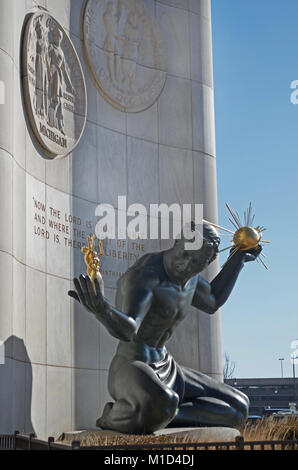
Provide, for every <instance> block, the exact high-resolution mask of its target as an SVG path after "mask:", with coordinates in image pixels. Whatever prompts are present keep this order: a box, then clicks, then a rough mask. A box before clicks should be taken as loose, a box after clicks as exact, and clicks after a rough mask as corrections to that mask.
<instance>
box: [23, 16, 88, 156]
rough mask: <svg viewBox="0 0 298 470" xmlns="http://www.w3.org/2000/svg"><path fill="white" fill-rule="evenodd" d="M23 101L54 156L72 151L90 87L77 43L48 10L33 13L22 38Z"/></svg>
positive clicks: (37, 132)
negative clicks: (46, 11)
mask: <svg viewBox="0 0 298 470" xmlns="http://www.w3.org/2000/svg"><path fill="white" fill-rule="evenodd" d="M22 80H23V90H24V96H25V106H26V109H27V114H28V117H29V120H30V124H31V127H32V130H33V132H34V135H35V137H36V139H37V141H38V142H39V144H40V145H41V146H42V148H43V150H44V151H45V152H46V154H47V155H49V156H50V157H51V158H55V157H56V156H58V155H60V156H64V155H67V154H68V153H70V152H72V150H73V149H74V148H75V146H76V145H77V144H78V142H79V140H80V137H81V135H82V133H83V130H84V127H85V123H86V117H87V99H86V86H85V80H84V76H83V71H82V67H81V64H80V61H79V58H78V56H77V53H76V51H75V49H74V46H73V44H72V42H71V40H70V39H69V37H68V36H67V34H66V32H65V31H64V29H63V28H62V26H61V25H60V24H59V23H58V22H57V21H56V20H55V19H54V18H53V17H52V16H50V15H49V14H47V13H45V12H39V13H35V14H33V15H32V16H31V17H30V18H29V20H28V23H27V25H26V29H25V36H24V41H23V57H22Z"/></svg>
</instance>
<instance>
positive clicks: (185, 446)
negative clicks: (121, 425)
mask: <svg viewBox="0 0 298 470" xmlns="http://www.w3.org/2000/svg"><path fill="white" fill-rule="evenodd" d="M4 449H5V450H105V451H109V450H113V451H116V450H119V451H121V450H126V451H128V450H163V451H166V450H171V451H172V450H190V451H193V450H298V440H284V441H244V439H243V437H242V436H237V437H236V438H235V441H231V442H188V443H186V442H182V443H179V442H175V443H165V442H163V443H156V444H127V445H102V446H83V445H81V443H80V441H72V443H71V444H69V445H67V444H63V443H58V442H55V440H54V437H49V438H48V440H47V441H43V440H41V439H37V438H36V436H35V434H29V435H22V434H20V433H19V432H18V431H16V432H15V433H14V434H2V435H0V450H4Z"/></svg>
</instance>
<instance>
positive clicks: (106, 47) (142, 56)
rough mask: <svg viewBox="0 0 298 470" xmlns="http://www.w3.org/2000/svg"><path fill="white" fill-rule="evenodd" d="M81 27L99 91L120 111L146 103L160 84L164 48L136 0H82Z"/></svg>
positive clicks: (164, 65)
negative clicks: (82, 17)
mask: <svg viewBox="0 0 298 470" xmlns="http://www.w3.org/2000/svg"><path fill="white" fill-rule="evenodd" d="M83 28H84V44H85V51H86V55H87V60H88V63H89V66H90V69H91V71H92V74H93V76H94V79H95V81H96V83H97V85H98V88H99V91H100V92H101V94H102V95H103V97H104V98H105V99H106V100H107V101H108V102H109V103H110V104H112V105H113V106H115V107H116V108H118V109H120V110H121V111H127V112H138V111H142V110H144V109H146V108H148V107H149V106H151V105H152V104H153V103H154V101H155V100H156V99H157V98H158V97H159V95H160V93H161V91H162V89H163V87H164V84H165V80H166V76H167V54H166V47H165V43H164V41H163V38H162V34H161V31H160V29H159V26H158V25H157V23H156V21H155V19H154V18H153V17H152V16H151V15H150V14H149V13H148V11H147V9H146V7H145V5H144V4H143V2H142V0H113V1H112V0H101V1H100V2H99V1H97V0H88V2H87V4H86V9H85V14H84V25H83Z"/></svg>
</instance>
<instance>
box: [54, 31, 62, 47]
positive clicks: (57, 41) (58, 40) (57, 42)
mask: <svg viewBox="0 0 298 470" xmlns="http://www.w3.org/2000/svg"><path fill="white" fill-rule="evenodd" d="M61 40H62V37H61V35H60V32H59V30H58V29H54V31H53V43H54V44H55V46H60V43H61Z"/></svg>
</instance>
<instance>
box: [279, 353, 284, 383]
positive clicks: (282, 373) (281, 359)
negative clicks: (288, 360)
mask: <svg viewBox="0 0 298 470" xmlns="http://www.w3.org/2000/svg"><path fill="white" fill-rule="evenodd" d="M278 360H279V361H280V369H281V378H283V376H284V372H283V367H282V361H284V360H285V358H284V357H280V358H279V359H278Z"/></svg>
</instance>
